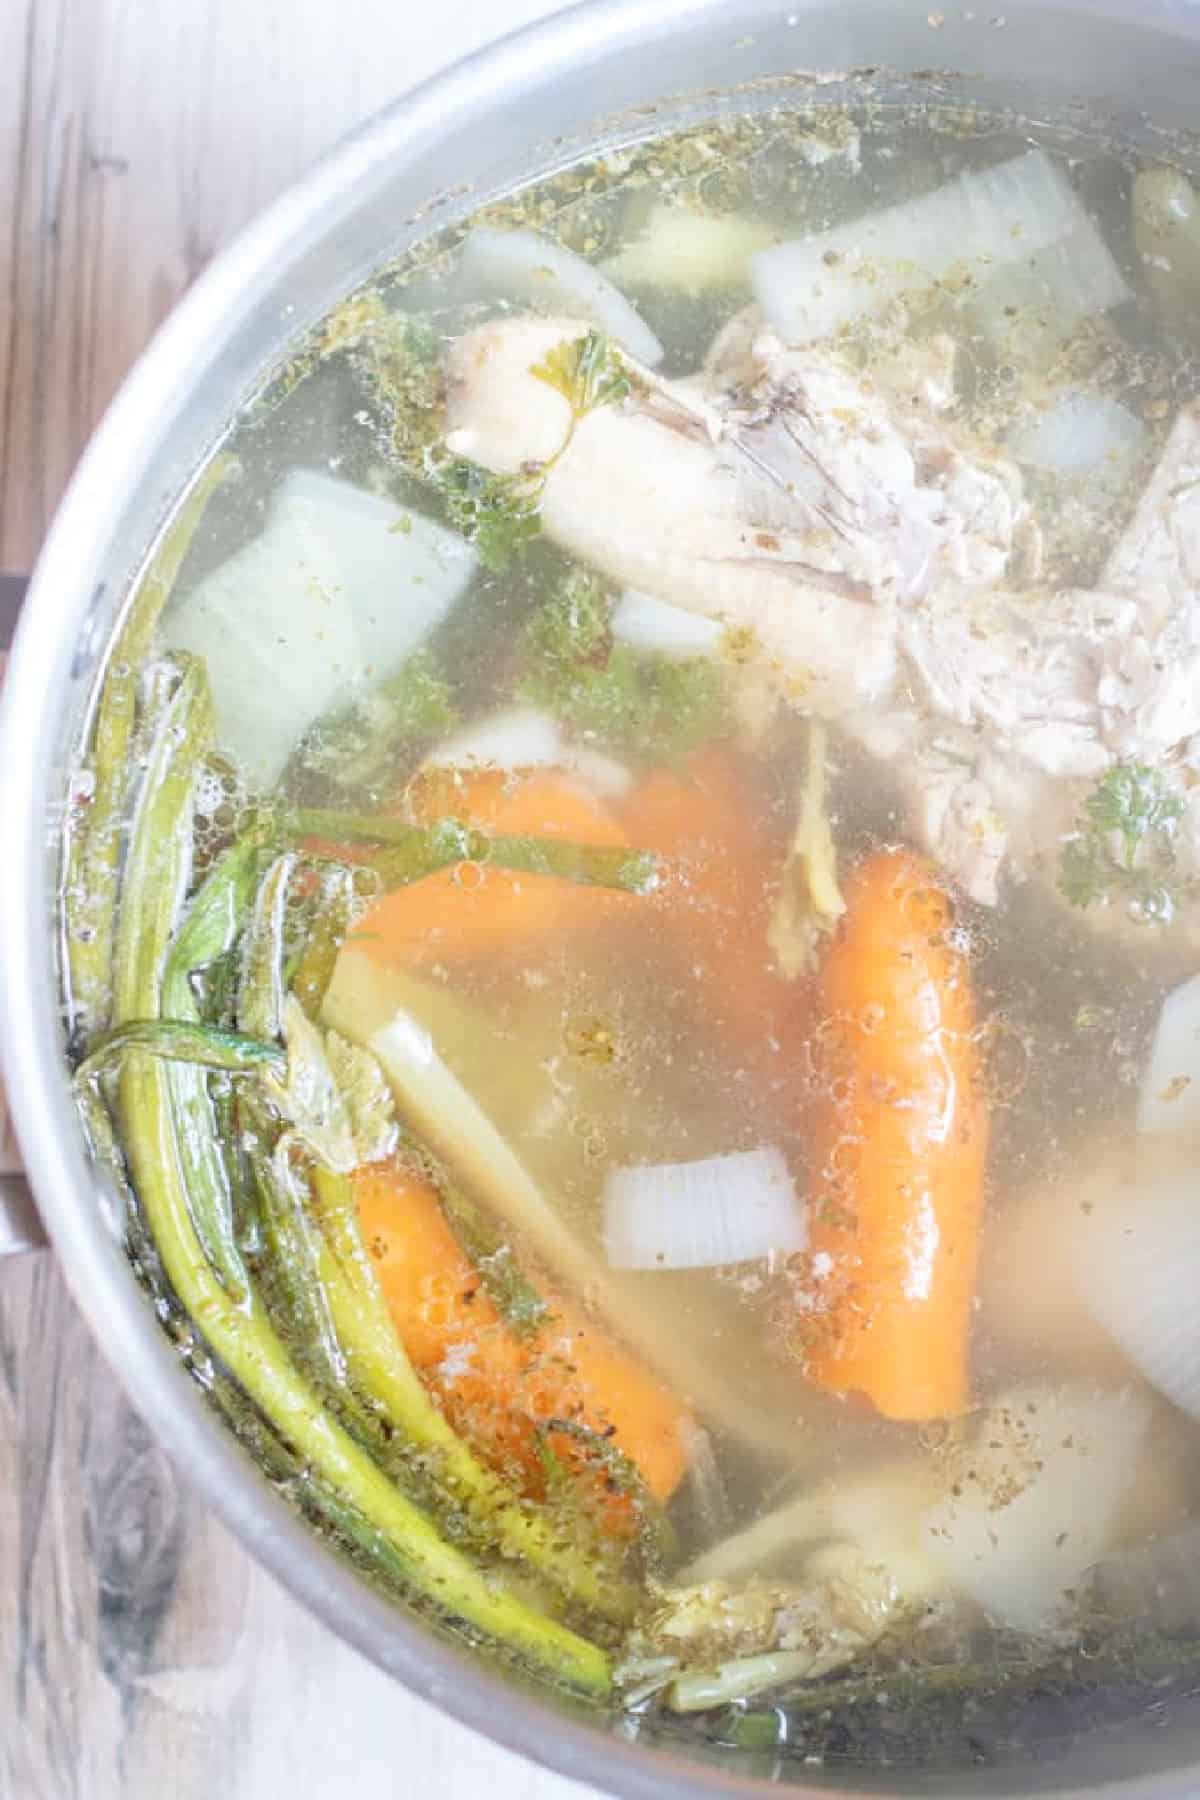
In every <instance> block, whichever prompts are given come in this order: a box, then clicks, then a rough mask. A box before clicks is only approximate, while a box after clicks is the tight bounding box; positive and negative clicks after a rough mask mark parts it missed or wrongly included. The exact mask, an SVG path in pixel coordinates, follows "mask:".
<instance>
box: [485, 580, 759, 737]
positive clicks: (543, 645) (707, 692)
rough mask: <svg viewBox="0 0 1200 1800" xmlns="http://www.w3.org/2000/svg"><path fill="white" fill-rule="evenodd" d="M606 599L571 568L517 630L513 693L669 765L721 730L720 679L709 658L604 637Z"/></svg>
mask: <svg viewBox="0 0 1200 1800" xmlns="http://www.w3.org/2000/svg"><path fill="white" fill-rule="evenodd" d="M611 610H612V595H611V593H610V592H609V590H608V589H607V588H606V587H605V585H604V583H603V582H602V581H601V580H600V579H599V577H598V576H596V575H593V574H591V573H590V572H589V571H588V570H586V569H581V568H572V569H569V570H568V571H567V573H566V574H565V575H564V576H563V579H562V580H561V582H560V583H559V585H558V588H557V589H556V591H555V592H554V593H553V594H551V596H550V598H549V599H548V600H546V601H545V602H544V603H543V604H542V606H541V607H539V609H538V611H537V612H536V613H535V614H534V615H533V617H532V618H531V619H530V621H529V623H528V625H527V626H526V628H525V639H524V650H525V674H524V675H523V677H522V678H521V681H520V683H519V684H518V689H517V692H518V696H519V698H520V699H522V700H524V701H526V702H527V703H528V704H529V705H531V706H538V707H541V708H543V709H544V710H545V711H547V712H550V713H553V714H554V716H555V718H557V719H559V720H561V722H562V723H563V724H564V725H566V726H568V727H569V728H570V729H571V730H573V731H576V732H579V733H581V734H583V735H585V736H588V737H591V738H593V739H595V740H597V741H598V742H600V743H603V744H606V745H611V746H613V747H615V748H619V749H622V750H624V751H627V752H629V753H630V754H632V755H634V756H636V757H639V758H643V759H645V760H648V761H667V762H669V761H672V760H675V759H677V758H679V757H682V756H685V755H686V754H687V753H688V751H690V750H693V749H695V748H696V747H697V746H698V745H699V744H703V743H707V742H708V741H710V740H711V739H712V738H715V737H720V736H721V735H722V733H723V732H724V731H725V729H726V727H727V723H728V720H727V705H726V693H725V681H724V677H723V672H722V669H721V666H720V664H719V663H717V662H715V661H713V660H712V659H711V658H709V657H693V658H690V659H689V660H687V661H685V662H673V661H670V660H669V659H668V658H666V657H661V656H644V655H635V654H634V652H633V651H632V650H630V649H629V648H628V647H627V646H626V645H624V644H617V643H614V642H613V638H612V634H611V632H610V630H609V615H610V612H611Z"/></svg>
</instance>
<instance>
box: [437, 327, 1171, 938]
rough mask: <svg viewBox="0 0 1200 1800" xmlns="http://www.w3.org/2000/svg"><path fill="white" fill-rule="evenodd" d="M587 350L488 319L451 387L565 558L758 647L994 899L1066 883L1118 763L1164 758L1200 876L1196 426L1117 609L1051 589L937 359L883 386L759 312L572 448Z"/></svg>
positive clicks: (938, 343)
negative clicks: (1076, 832)
mask: <svg viewBox="0 0 1200 1800" xmlns="http://www.w3.org/2000/svg"><path fill="white" fill-rule="evenodd" d="M584 329H585V328H584V327H583V326H582V325H580V324H578V323H577V322H573V321H570V320H564V319H535V318H528V317H527V318H516V319H514V318H507V319H503V320H497V321H494V322H492V323H490V324H488V325H485V326H483V327H481V328H480V329H478V330H476V331H474V332H471V333H469V334H468V335H467V336H465V337H464V338H462V339H461V340H460V341H459V342H458V343H457V344H456V345H455V346H454V348H453V349H452V351H451V354H450V359H449V364H448V376H449V381H448V423H449V431H448V438H447V441H448V443H449V445H450V447H451V448H452V449H453V450H454V451H455V452H456V453H458V454H461V455H464V456H467V457H470V458H472V459H473V460H475V461H476V462H479V463H481V464H482V465H483V466H484V467H486V468H488V469H490V470H492V471H493V472H495V473H497V474H514V473H517V472H519V471H521V470H524V469H528V468H530V467H531V466H537V465H543V464H549V465H551V466H550V468H549V472H548V474H547V477H546V482H545V489H544V496H543V501H542V518H543V525H544V529H545V530H546V532H547V533H548V534H549V536H550V537H551V538H553V539H554V540H555V541H556V542H558V543H559V544H560V545H561V546H562V547H563V548H564V549H566V550H568V551H569V552H571V553H572V554H573V555H575V556H577V557H580V558H582V559H583V560H584V561H586V562H588V563H590V564H591V565H593V566H594V567H595V568H597V569H598V570H600V571H601V572H602V573H603V574H605V575H606V576H608V577H609V578H610V579H611V580H613V581H614V582H618V583H621V584H627V585H629V586H634V587H637V588H640V589H643V590H645V591H648V592H651V593H654V594H657V595H658V596H659V597H660V598H662V599H665V600H669V601H672V602H674V603H676V604H677V605H681V606H684V607H688V608H690V609H692V610H693V611H697V612H701V613H704V614H707V615H709V616H711V617H714V618H717V619H720V620H722V621H723V622H724V623H725V624H727V625H728V626H730V627H736V628H739V629H740V630H741V631H743V632H745V633H747V634H752V636H753V639H754V640H755V641H756V642H757V644H758V646H759V647H760V649H761V651H762V654H763V656H764V658H765V659H766V660H767V661H768V662H769V663H770V664H771V665H772V666H773V667H774V668H775V669H776V670H777V671H778V672H779V673H780V674H781V676H782V679H783V682H784V686H785V690H786V692H787V693H788V695H789V697H790V698H791V699H792V700H793V701H794V702H795V703H796V704H797V705H799V706H800V707H801V708H802V709H804V710H806V711H810V712H814V713H819V714H822V715H824V716H827V717H830V718H832V719H835V720H836V721H838V722H839V724H840V725H841V726H842V728H843V729H844V730H845V731H846V732H847V733H848V734H849V735H850V736H851V737H853V738H854V739H855V740H856V741H858V742H859V743H861V744H862V745H863V746H864V747H865V748H866V749H868V750H869V751H871V752H872V753H873V754H876V755H878V756H880V757H881V758H883V759H885V760H886V761H888V762H889V764H891V765H893V767H895V768H898V769H899V770H900V771H901V773H900V775H899V779H900V780H901V781H902V783H903V784H904V786H905V789H906V793H907V800H908V805H909V809H910V813H911V824H912V826H913V829H914V830H915V831H916V832H917V833H918V835H919V837H920V838H921V840H922V842H923V843H924V844H925V845H926V846H927V848H929V849H930V850H931V851H932V852H933V853H934V854H935V855H936V856H937V857H938V858H939V860H940V861H941V862H942V864H943V865H944V866H945V867H946V868H947V869H948V870H949V871H950V872H951V873H952V874H953V875H955V876H956V877H957V878H958V879H959V880H960V881H961V882H962V884H963V885H964V887H965V888H966V889H967V890H968V892H969V893H970V894H971V895H972V896H973V897H974V898H975V899H977V900H978V901H980V902H982V903H984V904H987V905H990V904H994V903H995V900H996V897H997V883H998V881H999V879H1000V876H1001V873H1002V870H1003V869H1004V867H1005V866H1006V864H1007V865H1008V866H1010V867H1011V869H1012V871H1013V872H1014V873H1015V874H1016V875H1017V876H1018V877H1021V876H1028V875H1030V874H1042V873H1045V872H1046V871H1048V870H1049V871H1052V870H1053V868H1054V867H1055V866H1056V861H1057V855H1058V851H1059V848H1060V846H1061V842H1062V839H1063V836H1064V834H1065V833H1067V832H1069V830H1070V829H1071V825H1072V821H1073V820H1074V819H1075V817H1076V816H1077V814H1078V811H1079V808H1080V806H1081V804H1082V802H1083V799H1084V798H1085V797H1086V794H1087V793H1088V791H1089V790H1090V787H1091V786H1092V785H1093V784H1094V783H1095V781H1096V780H1097V779H1098V778H1099V777H1101V776H1102V775H1103V774H1104V773H1105V771H1106V770H1108V769H1110V768H1111V767H1113V765H1114V764H1115V763H1117V762H1121V761H1132V760H1144V761H1148V762H1151V763H1155V764H1158V763H1160V762H1162V761H1163V759H1164V758H1168V757H1169V758H1170V759H1171V761H1170V770H1171V774H1170V779H1171V780H1173V781H1175V782H1177V783H1178V785H1179V788H1180V791H1181V794H1182V796H1183V799H1184V803H1185V806H1186V813H1185V817H1184V819H1183V822H1182V826H1181V831H1180V840H1179V842H1180V851H1179V853H1180V857H1181V859H1182V861H1183V867H1184V873H1185V874H1186V872H1187V871H1188V870H1189V869H1190V868H1191V867H1193V866H1194V867H1195V868H1196V869H1197V870H1198V871H1200V785H1197V786H1196V787H1195V788H1193V787H1192V785H1191V782H1192V771H1193V770H1197V771H1200V410H1197V409H1194V408H1193V409H1189V410H1188V411H1186V412H1185V413H1184V414H1183V415H1182V416H1181V417H1180V419H1179V421H1178V422H1177V424H1176V426H1175V429H1174V431H1173V433H1172V435H1171V437H1170V440H1169V442H1168V444H1167V446H1166V448H1165V451H1164V453H1163V456H1162V459H1161V462H1160V464H1159V467H1158V469H1157V470H1156V472H1155V474H1154V476H1153V478H1152V480H1151V482H1150V484H1149V486H1148V488H1147V490H1146V492H1145V494H1144V496H1143V498H1142V501H1141V503H1140V505H1139V507H1138V508H1137V510H1136V512H1135V514H1134V517H1133V519H1132V520H1131V522H1130V525H1129V527H1128V529H1127V531H1126V532H1125V534H1124V536H1123V537H1122V538H1121V539H1120V541H1119V543H1118V544H1117V546H1116V548H1115V550H1114V552H1113V554H1112V556H1111V558H1110V559H1109V562H1108V565H1107V567H1106V569H1105V570H1104V573H1103V581H1102V585H1101V587H1100V588H1098V589H1097V590H1096V591H1094V592H1093V591H1082V590H1066V591H1054V590H1045V589H1042V590H1039V589H1038V588H1037V587H1036V585H1035V583H1036V578H1037V573H1038V568H1039V564H1040V548H1039V546H1040V538H1039V531H1038V526H1037V521H1036V519H1035V518H1034V517H1033V515H1032V512H1031V509H1030V506H1029V504H1028V502H1027V500H1026V498H1025V496H1024V493H1023V488H1022V481H1021V476H1020V473H1019V471H1018V469H1017V468H1016V466H1015V465H1014V464H1013V463H1011V462H1009V461H1007V460H1005V459H1004V458H1003V457H1001V456H998V455H997V454H996V453H995V452H994V450H992V449H991V448H989V446H987V445H985V444H984V443H982V442H980V441H979V440H977V439H976V438H974V437H973V436H972V434H971V433H970V432H969V431H967V430H966V429H965V428H964V427H963V426H961V425H959V424H957V423H955V422H954V421H953V420H951V419H949V418H948V417H947V416H946V413H947V409H948V404H949V401H950V400H951V399H952V393H953V354H952V349H951V347H949V346H948V343H947V342H946V341H945V340H941V339H937V340H934V341H933V343H932V344H931V345H928V346H909V347H908V348H907V350H906V351H896V352H894V353H893V354H892V355H891V356H890V357H888V358H883V357H881V358H880V360H879V365H878V368H877V369H876V370H875V371H874V373H873V374H872V375H871V376H869V377H868V376H864V375H863V374H862V373H861V372H859V371H857V370H856V369H855V368H854V367H853V366H852V365H851V363H850V361H849V359H848V358H847V357H846V356H845V355H844V354H842V353H840V352H839V351H837V350H835V349H830V348H829V347H816V348H810V349H805V350H792V349H788V348H787V347H786V346H785V345H784V344H783V343H782V342H781V341H780V339H779V338H778V337H777V336H776V335H775V334H774V333H772V332H771V331H769V330H766V329H761V328H760V327H759V324H758V320H757V315H756V314H754V313H753V312H748V313H744V314H740V315H738V317H737V318H735V319H734V320H732V321H731V322H730V324H729V325H728V326H727V327H726V328H725V330H724V331H723V332H722V334H721V336H720V338H719V339H718V341H717V343H716V344H715V345H714V348H713V351H712V352H711V353H710V356H709V358H708V361H707V364H706V368H705V371H704V373H703V375H702V376H699V377H697V378H695V379H693V380H691V381H687V382H668V381H663V380H662V379H661V378H659V377H657V376H651V375H649V374H648V373H647V374H646V376H645V379H644V380H641V381H637V382H635V388H634V393H633V395H632V396H631V397H630V399H628V400H627V401H626V402H625V403H624V404H623V405H622V406H620V407H617V408H613V407H606V408H601V409H598V410H596V411H594V412H591V413H589V414H588V415H587V416H586V417H584V418H583V419H581V420H580V421H579V422H578V423H577V425H576V426H575V428H574V429H572V419H571V412H570V408H569V406H568V403H567V401H566V400H565V399H564V398H563V397H562V395H560V394H559V393H557V392H556V391H555V390H554V389H553V388H551V387H550V386H548V385H547V384H546V383H545V382H542V381H539V380H538V379H536V378H535V377H534V375H533V374H532V369H533V367H534V365H535V364H537V363H538V362H539V361H540V360H541V359H542V358H543V357H544V356H545V355H546V353H547V351H549V350H550V349H552V348H553V347H554V346H555V345H556V344H558V343H560V342H561V341H562V340H563V339H564V338H571V337H574V336H579V335H581V334H582V332H583V330H584ZM1189 859H1191V860H1190V861H1189Z"/></svg>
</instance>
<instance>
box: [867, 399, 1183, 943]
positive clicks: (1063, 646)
mask: <svg viewBox="0 0 1200 1800" xmlns="http://www.w3.org/2000/svg"><path fill="white" fill-rule="evenodd" d="M899 631H900V642H901V647H902V652H903V660H904V662H905V663H906V664H907V666H908V667H910V668H911V669H912V670H913V672H914V673H915V675H916V676H917V678H918V684H919V685H918V692H920V693H921V694H922V695H923V697H924V699H925V700H926V702H927V705H928V709H929V711H931V712H933V713H934V714H936V715H937V716H938V718H939V719H945V720H949V721H952V722H953V724H954V725H955V726H956V727H958V728H959V729H958V731H957V732H956V733H955V734H954V736H953V737H952V738H950V739H946V738H945V736H944V735H943V736H942V737H941V739H940V744H941V748H942V751H943V754H942V755H941V756H939V754H938V749H937V747H936V746H933V745H929V744H926V745H922V744H920V743H919V742H918V743H910V744H909V755H910V757H911V758H912V761H911V762H910V763H909V765H908V766H907V767H906V770H905V773H904V781H905V784H906V785H907V787H908V789H909V791H910V794H911V797H912V817H913V820H914V822H915V823H916V825H917V826H918V829H919V835H920V836H921V839H922V842H923V843H924V844H925V845H926V847H927V848H928V849H930V850H931V851H932V852H933V854H934V855H936V856H937V857H938V859H939V860H940V861H941V862H942V863H943V866H945V867H947V868H948V869H949V870H950V871H951V872H952V873H953V874H955V875H957V876H958V878H959V879H960V880H961V881H962V882H963V884H964V886H966V887H967V889H968V891H969V892H970V893H972V894H973V896H974V897H975V898H976V899H978V900H980V901H982V902H984V903H985V904H990V903H991V902H993V901H994V899H995V895H996V877H997V875H998V872H999V861H998V860H997V858H996V856H995V855H994V854H990V855H988V854H983V853H982V852H981V850H980V837H979V835H978V834H975V835H974V836H973V835H972V833H971V832H967V833H965V834H964V832H963V830H962V828H961V816H962V811H963V809H964V808H969V810H970V812H971V813H972V814H973V815H974V816H975V818H976V819H977V820H986V819H992V820H994V821H996V824H997V826H998V830H999V832H1000V833H1001V834H1002V835H1003V836H1004V838H1005V839H1006V840H1007V841H1006V843H1005V845H1004V850H1003V855H1005V856H1009V855H1010V856H1011V857H1012V860H1013V862H1014V864H1015V865H1016V868H1017V870H1018V872H1019V873H1023V874H1026V875H1029V874H1038V875H1044V876H1047V877H1049V879H1050V881H1051V883H1052V884H1053V881H1054V879H1055V877H1056V875H1057V870H1058V865H1059V858H1060V854H1061V846H1062V840H1063V837H1064V836H1065V834H1066V833H1068V832H1069V831H1070V830H1071V829H1072V827H1073V824H1074V822H1075V820H1076V818H1077V817H1078V815H1079V812H1080V809H1081V807H1082V805H1083V803H1084V801H1085V799H1086V797H1087V794H1088V792H1089V791H1090V788H1091V786H1092V785H1093V784H1094V782H1095V781H1096V780H1097V779H1098V778H1099V777H1101V776H1102V775H1103V774H1104V773H1105V772H1106V771H1107V770H1109V769H1111V768H1112V767H1113V766H1114V764H1116V763H1118V762H1144V763H1148V764H1150V765H1152V766H1154V767H1160V766H1163V767H1164V768H1165V774H1166V778H1167V780H1168V781H1169V782H1172V783H1173V784H1174V785H1175V786H1176V788H1177V790H1178V792H1179V793H1180V796H1181V798H1182V800H1183V804H1184V817H1183V820H1182V822H1181V828H1180V831H1179V834H1178V840H1177V853H1176V856H1177V874H1178V879H1179V885H1180V886H1182V885H1184V884H1185V883H1186V882H1187V881H1188V880H1189V879H1191V878H1192V877H1194V876H1196V875H1198V874H1200V785H1198V783H1197V780H1196V777H1197V775H1200V408H1198V407H1196V406H1192V407H1189V408H1187V409H1186V410H1185V411H1184V412H1183V413H1182V414H1181V415H1180V417H1179V419H1178V420H1177V422H1176V424H1175V427H1174V429H1173V431H1172V433H1171V435H1170V438H1169V440H1168V442H1167V445H1166V447H1165V449H1164V451H1163V454H1162V457H1161V459H1160V461H1159V464H1158V467H1157V468H1156V470H1155V472H1154V474H1153V476H1152V478H1151V480H1150V483H1149V485H1148V486H1147V488H1146V491H1145V493H1144V495H1143V496H1142V499H1141V501H1140V503H1139V505H1138V507H1137V509H1136V511H1135V513H1134V516H1133V519H1132V520H1131V522H1130V525H1129V527H1128V529H1127V530H1126V532H1125V533H1124V535H1123V536H1122V538H1121V539H1120V541H1119V542H1118V544H1117V546H1116V548H1115V550H1114V551H1113V554H1112V556H1111V557H1110V559H1109V562H1108V565H1107V567H1106V569H1105V571H1104V587H1103V588H1102V589H1101V590H1100V591H1097V592H1092V593H1085V592H1081V591H1078V590H1069V591H1066V592H1062V593H1057V594H1050V595H1040V596H1039V595H1030V596H1025V597H1022V596H1020V595H1016V594H1012V595H1008V594H1003V595H993V596H987V597H982V598H981V597H973V598H969V599H964V598H963V597H961V596H957V595H955V594H954V593H953V592H949V591H947V592H943V593H940V594H938V595H936V596H934V597H932V599H931V600H929V601H927V602H923V603H921V604H919V605H917V606H915V607H913V608H911V609H910V610H909V611H908V612H907V613H906V614H905V615H904V616H903V618H902V619H901V622H900V627H899ZM876 729H877V727H876ZM932 729H934V730H936V729H939V728H937V727H935V728H932ZM947 756H948V758H949V761H950V763H951V764H957V766H958V768H959V774H958V777H957V779H955V777H954V774H953V769H952V768H947V767H946V758H947ZM1167 759H1170V760H1169V761H1168V760H1167ZM982 829H983V835H984V836H985V837H990V836H991V833H990V832H989V831H988V830H987V828H986V827H984V828H982ZM992 841H993V843H995V844H998V843H999V837H998V836H997V837H995V838H993V839H992ZM1001 860H1002V859H1001ZM1183 911H1184V916H1183V919H1182V929H1181V930H1180V931H1179V932H1178V933H1177V934H1175V943H1176V944H1177V945H1178V946H1179V947H1180V948H1181V949H1182V947H1183V945H1184V943H1185V941H1186V942H1194V941H1195V940H1196V939H1198V938H1200V907H1197V906H1196V904H1195V903H1194V902H1193V903H1187V904H1186V905H1185V907H1184V909H1183ZM1088 917H1089V920H1090V921H1091V923H1092V924H1093V925H1095V926H1097V927H1100V928H1104V929H1107V930H1109V931H1116V932H1123V933H1138V934H1140V938H1141V940H1142V941H1143V942H1144V940H1145V931H1144V928H1143V927H1141V926H1140V925H1139V924H1137V923H1136V922H1135V921H1133V920H1132V919H1131V918H1130V917H1129V916H1128V914H1127V913H1126V912H1125V910H1124V909H1123V908H1121V907H1113V908H1107V909H1105V908H1096V909H1092V910H1091V911H1090V912H1089V914H1088Z"/></svg>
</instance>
